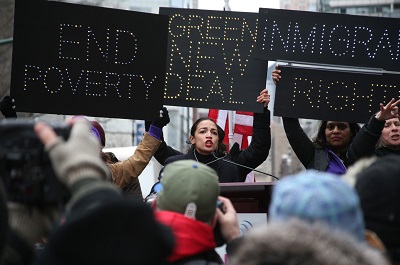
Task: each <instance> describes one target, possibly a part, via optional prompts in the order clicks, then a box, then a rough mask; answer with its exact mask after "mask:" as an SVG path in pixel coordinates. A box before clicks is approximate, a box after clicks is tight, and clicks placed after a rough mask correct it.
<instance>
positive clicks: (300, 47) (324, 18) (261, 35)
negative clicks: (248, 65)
mask: <svg viewBox="0 0 400 265" xmlns="http://www.w3.org/2000/svg"><path fill="white" fill-rule="evenodd" d="M256 57H257V59H262V60H286V61H292V62H313V63H321V64H334V65H349V66H362V67H372V68H383V69H385V70H394V71H398V68H399V64H400V20H399V19H397V18H382V17H366V16H356V15H344V14H326V13H316V12H305V11H292V10H278V9H264V8H260V13H259V31H258V37H257V49H256Z"/></svg>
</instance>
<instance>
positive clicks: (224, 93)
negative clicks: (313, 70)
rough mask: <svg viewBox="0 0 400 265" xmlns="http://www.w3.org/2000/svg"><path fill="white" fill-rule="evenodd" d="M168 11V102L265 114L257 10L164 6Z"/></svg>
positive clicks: (161, 10)
mask: <svg viewBox="0 0 400 265" xmlns="http://www.w3.org/2000/svg"><path fill="white" fill-rule="evenodd" d="M160 14H165V15H169V38H168V51H169V54H168V58H167V67H166V71H167V73H166V87H165V94H164V102H165V104H167V105H175V106H188V107H199V108H215V109H226V110H243V111H253V112H261V111H262V106H261V104H258V103H256V98H257V96H258V95H259V93H260V91H261V90H262V89H264V88H265V83H266V73H267V62H264V61H258V60H254V53H255V44H256V38H257V17H258V14H257V13H240V12H224V11H210V10H190V9H172V8H160Z"/></svg>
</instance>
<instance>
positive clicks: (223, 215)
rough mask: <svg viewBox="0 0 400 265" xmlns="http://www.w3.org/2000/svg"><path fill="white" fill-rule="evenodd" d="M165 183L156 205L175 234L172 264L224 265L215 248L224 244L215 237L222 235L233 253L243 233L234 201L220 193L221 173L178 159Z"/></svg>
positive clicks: (160, 217)
mask: <svg viewBox="0 0 400 265" xmlns="http://www.w3.org/2000/svg"><path fill="white" fill-rule="evenodd" d="M161 185H162V188H161V190H160V192H159V193H158V195H157V197H156V199H155V200H153V202H152V206H153V207H154V208H155V209H156V212H155V215H156V218H157V220H158V221H160V222H161V223H162V224H164V225H166V226H168V227H170V228H171V229H172V231H173V233H174V236H175V241H176V242H175V247H174V250H173V252H172V254H171V255H170V256H169V257H168V261H169V264H175V265H178V264H179V265H184V264H224V263H223V261H222V260H221V258H220V256H219V255H218V254H217V253H216V252H215V250H214V249H215V247H216V246H221V245H222V244H217V243H218V242H216V241H215V240H216V238H215V236H216V235H218V234H219V235H220V236H221V237H222V239H223V240H224V241H225V243H227V252H228V254H230V251H229V250H230V249H232V246H233V244H236V241H237V240H235V239H237V238H239V237H240V236H241V232H240V228H239V224H238V219H237V214H236V210H235V208H234V207H233V205H232V203H231V201H230V200H229V199H227V198H224V197H221V196H219V192H220V189H219V184H218V175H217V172H216V171H215V170H214V169H212V168H211V167H208V166H207V165H204V164H202V163H199V162H197V161H193V160H181V161H176V162H173V163H170V164H168V165H167V166H165V168H164V171H163V177H162V179H161ZM218 201H219V202H222V207H221V208H217V202H218ZM217 224H218V226H217Z"/></svg>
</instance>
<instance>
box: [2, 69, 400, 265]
mask: <svg viewBox="0 0 400 265" xmlns="http://www.w3.org/2000/svg"><path fill="white" fill-rule="evenodd" d="M272 77H273V80H274V82H275V84H276V83H277V82H279V80H280V79H281V70H280V69H279V67H276V69H275V70H274V71H273V73H272ZM280 89H282V88H280ZM269 101H270V96H269V94H268V90H267V89H264V90H262V91H261V92H260V95H259V96H258V97H257V102H258V103H260V104H263V106H264V111H263V113H254V121H253V137H252V141H251V143H250V145H249V147H247V148H245V149H244V150H238V148H237V146H234V147H233V148H231V149H230V150H229V149H227V147H226V146H225V145H224V144H223V142H222V140H223V138H224V131H223V130H222V129H221V128H220V127H219V126H218V125H217V124H216V122H215V121H214V120H212V119H209V118H200V119H198V120H197V121H195V122H194V124H193V126H192V128H191V131H190V135H189V139H188V143H189V145H190V146H189V148H188V150H187V151H186V152H185V153H182V152H180V151H178V150H175V149H173V148H172V147H170V146H168V145H167V143H165V141H164V138H163V135H162V129H163V127H165V126H167V125H168V123H169V121H170V118H169V113H168V110H167V108H165V107H164V108H163V110H162V111H161V116H160V117H157V118H156V119H155V120H153V121H149V122H147V126H146V132H145V133H144V136H143V139H142V140H141V142H140V144H139V145H138V147H137V149H136V151H135V152H134V153H133V154H132V156H131V157H129V158H128V159H127V160H124V161H119V160H118V158H117V157H115V155H114V154H112V153H105V152H103V151H102V149H103V147H104V146H105V142H106V137H105V133H104V130H103V128H102V127H101V125H100V124H99V123H98V122H96V121H90V120H88V119H86V118H84V117H79V116H77V117H74V118H73V119H71V120H70V121H69V123H68V124H69V126H70V127H71V131H70V135H69V137H68V139H64V138H63V137H60V136H58V135H57V133H56V131H55V130H54V129H53V128H52V127H51V126H50V125H49V124H47V123H45V122H43V121H39V122H36V123H35V125H34V128H33V130H34V132H35V133H36V135H37V137H38V139H39V140H40V142H41V143H42V144H43V148H44V151H45V152H46V154H47V155H48V157H49V160H50V162H51V164H52V167H53V169H54V172H55V175H56V176H57V179H58V181H59V182H60V183H61V184H62V185H63V186H64V187H65V188H66V190H67V191H68V198H67V200H66V201H65V202H63V203H62V205H44V204H43V203H37V202H35V203H24V202H23V201H18V200H14V201H13V200H9V199H8V198H7V196H8V194H7V193H8V192H9V187H7V186H6V185H5V184H4V183H3V182H0V211H1V214H0V233H1V234H0V264H188V265H189V264H224V261H223V260H222V258H221V257H220V256H219V254H217V252H216V251H215V248H216V247H217V246H219V244H218V242H216V237H217V234H218V235H219V236H221V237H222V239H223V242H224V244H226V251H227V255H228V258H229V261H228V262H229V264H234V265H236V264H237V265H239V264H246V265H250V264H254V265H289V264H290V265H291V264H299V265H300V264H315V265H318V264H319V265H325V264H339V265H341V264H343V265H345V264H346V265H347V264H349V265H350V264H360V265H361V264H367V265H368V264H371V265H373V264H379V265H386V264H388V265H389V264H392V265H397V264H400V207H399V206H398V203H397V199H398V196H399V195H398V194H400V193H399V189H400V185H399V184H400V182H399V180H400V178H399V177H400V156H399V155H398V154H399V152H400V121H399V114H398V106H397V105H398V104H399V103H400V100H395V99H392V100H390V101H389V102H388V103H386V104H380V106H379V109H377V113H375V114H374V115H373V116H372V117H371V119H370V120H369V121H367V123H366V124H365V125H364V126H363V127H360V126H359V125H358V124H356V123H349V122H346V121H333V120H332V121H321V124H320V128H319V130H318V133H317V135H316V137H315V138H314V139H310V138H308V136H307V135H306V134H305V132H304V131H303V129H302V128H301V126H300V124H299V121H298V119H294V118H288V117H282V118H283V125H284V129H285V133H286V136H287V138H288V140H289V143H290V145H291V146H292V148H293V150H294V152H295V153H296V155H297V157H298V158H299V160H300V161H301V163H302V164H303V165H304V167H305V168H306V170H305V171H303V172H300V173H297V174H294V175H291V176H285V177H283V178H282V179H281V180H279V181H277V182H275V183H274V186H273V190H272V197H271V202H270V205H269V209H268V224H265V225H259V226H258V227H256V228H254V229H253V230H252V231H250V232H249V233H247V234H245V235H243V234H242V231H241V230H240V227H239V223H238V214H237V212H236V210H235V207H234V203H232V202H231V200H230V199H228V198H225V197H222V196H220V186H219V183H222V182H243V181H244V180H245V178H246V175H247V174H248V173H249V172H250V171H251V169H252V168H256V167H257V166H259V165H260V164H261V163H262V162H263V161H264V160H265V159H266V158H267V157H268V155H269V149H270V147H271V129H270V111H269V110H268V103H269ZM0 111H1V112H2V114H3V115H4V116H5V118H6V122H12V121H13V120H15V119H16V118H17V114H16V109H15V101H14V100H13V99H12V98H11V97H10V96H6V97H5V98H4V99H3V100H2V101H1V102H0ZM0 126H2V125H1V124H0ZM0 141H1V139H0ZM153 156H154V157H155V158H156V159H157V160H158V161H159V162H160V163H161V164H162V165H163V166H164V168H163V169H162V174H160V182H159V187H158V190H157V193H156V196H155V199H154V200H152V201H151V204H150V203H145V202H144V200H143V193H142V190H141V187H140V183H139V180H138V177H139V175H140V174H141V172H142V171H143V170H144V168H145V167H146V166H147V164H148V163H149V161H150V159H151V158H152V157H153ZM0 159H2V157H0ZM2 165H3V166H4V163H3V164H2Z"/></svg>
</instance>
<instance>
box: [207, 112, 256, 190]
mask: <svg viewBox="0 0 400 265" xmlns="http://www.w3.org/2000/svg"><path fill="white" fill-rule="evenodd" d="M208 117H209V118H211V119H212V120H213V121H215V123H217V124H218V125H219V126H220V127H221V128H224V130H225V138H224V140H223V143H224V144H226V145H228V146H229V137H228V134H229V118H228V111H227V110H217V109H209V111H208ZM252 134H253V112H245V111H236V113H235V115H234V129H233V140H234V141H235V142H237V143H238V144H239V146H240V149H241V150H242V149H244V148H247V147H248V146H249V144H250V142H251V136H252ZM255 181H256V179H255V177H254V174H253V172H250V173H249V174H248V175H247V178H246V181H245V182H255Z"/></svg>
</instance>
